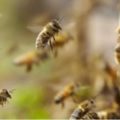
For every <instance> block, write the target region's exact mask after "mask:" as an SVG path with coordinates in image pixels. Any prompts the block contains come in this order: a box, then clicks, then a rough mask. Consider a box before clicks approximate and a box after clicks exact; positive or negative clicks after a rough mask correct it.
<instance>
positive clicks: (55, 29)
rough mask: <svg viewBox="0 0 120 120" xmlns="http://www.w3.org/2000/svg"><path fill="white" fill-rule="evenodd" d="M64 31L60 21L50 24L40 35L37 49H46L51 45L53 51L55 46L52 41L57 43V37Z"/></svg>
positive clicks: (36, 44) (37, 40)
mask: <svg viewBox="0 0 120 120" xmlns="http://www.w3.org/2000/svg"><path fill="white" fill-rule="evenodd" d="M60 30H62V28H61V26H60V25H59V22H58V20H53V21H51V22H49V23H48V24H47V25H46V26H45V27H44V28H43V30H42V31H41V32H40V33H39V34H38V36H37V39H36V43H35V46H36V48H37V49H40V48H45V47H46V46H47V45H50V48H51V49H53V45H52V43H51V40H52V39H53V41H54V42H55V37H54V36H55V35H56V34H57V33H59V31H60Z"/></svg>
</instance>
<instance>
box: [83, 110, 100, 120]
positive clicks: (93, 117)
mask: <svg viewBox="0 0 120 120" xmlns="http://www.w3.org/2000/svg"><path fill="white" fill-rule="evenodd" d="M97 119H100V118H99V116H98V114H97V113H96V112H88V113H87V114H86V115H85V116H84V117H83V118H82V120H97Z"/></svg>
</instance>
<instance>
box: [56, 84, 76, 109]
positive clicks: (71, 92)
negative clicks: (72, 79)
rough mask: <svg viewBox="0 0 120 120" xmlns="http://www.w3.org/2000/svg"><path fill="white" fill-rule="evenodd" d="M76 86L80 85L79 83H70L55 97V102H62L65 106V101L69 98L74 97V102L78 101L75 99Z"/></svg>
mask: <svg viewBox="0 0 120 120" xmlns="http://www.w3.org/2000/svg"><path fill="white" fill-rule="evenodd" d="M76 87H78V84H74V83H71V84H69V85H67V86H66V87H65V88H64V89H63V90H62V91H60V92H59V93H58V94H57V95H56V96H55V98H54V102H55V103H56V104H60V103H61V104H62V106H63V107H64V101H65V100H66V99H67V98H69V97H72V98H73V100H74V102H76V99H75V90H76Z"/></svg>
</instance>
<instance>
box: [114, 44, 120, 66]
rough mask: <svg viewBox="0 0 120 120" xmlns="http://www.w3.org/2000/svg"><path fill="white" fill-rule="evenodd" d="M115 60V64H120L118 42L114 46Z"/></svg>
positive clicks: (119, 46) (119, 45)
mask: <svg viewBox="0 0 120 120" xmlns="http://www.w3.org/2000/svg"><path fill="white" fill-rule="evenodd" d="M115 61H116V63H117V64H120V43H117V45H116V47H115Z"/></svg>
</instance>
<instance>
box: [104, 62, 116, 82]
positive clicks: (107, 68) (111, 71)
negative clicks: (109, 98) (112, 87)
mask: <svg viewBox="0 0 120 120" xmlns="http://www.w3.org/2000/svg"><path fill="white" fill-rule="evenodd" d="M104 71H105V72H106V73H107V75H108V76H110V77H111V79H112V82H114V81H115V80H116V79H117V70H116V69H115V68H113V67H112V66H111V65H110V64H109V63H108V62H105V66H104Z"/></svg>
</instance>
